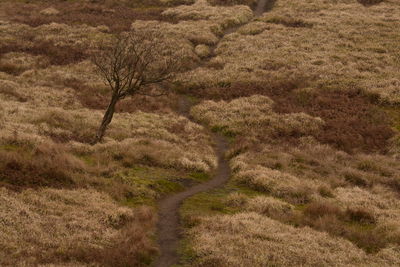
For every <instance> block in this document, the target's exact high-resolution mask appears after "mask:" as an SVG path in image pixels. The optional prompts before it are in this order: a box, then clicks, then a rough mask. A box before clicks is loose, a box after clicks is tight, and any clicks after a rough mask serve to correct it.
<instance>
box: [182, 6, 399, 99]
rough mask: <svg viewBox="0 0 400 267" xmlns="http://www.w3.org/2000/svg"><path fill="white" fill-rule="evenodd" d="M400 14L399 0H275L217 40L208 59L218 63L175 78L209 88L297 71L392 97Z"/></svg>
mask: <svg viewBox="0 0 400 267" xmlns="http://www.w3.org/2000/svg"><path fill="white" fill-rule="evenodd" d="M360 9H362V10H360ZM399 14H400V6H399V4H398V2H397V1H384V2H382V3H381V4H379V5H376V6H371V7H369V8H363V7H362V6H360V4H359V3H358V2H357V1H352V2H348V1H336V2H332V1H328V2H326V1H322V0H312V1H307V2H298V1H294V0H285V1H277V2H276V4H275V6H274V8H273V9H272V11H270V12H267V13H265V14H264V16H263V17H261V18H260V19H259V21H258V22H254V23H251V24H249V25H246V26H244V27H243V29H239V30H238V32H236V33H232V34H228V35H226V36H225V37H224V38H223V39H222V40H221V42H219V44H218V47H217V49H216V50H215V53H216V54H217V56H216V57H215V58H213V59H212V60H211V63H213V64H214V65H215V64H219V65H221V66H223V67H222V68H219V69H215V68H207V67H202V68H198V69H196V70H193V71H191V72H188V73H185V74H184V75H182V76H181V77H180V79H181V80H182V81H184V82H186V83H188V84H189V85H191V86H195V87H207V86H214V85H219V84H230V83H232V82H235V81H242V82H243V81H247V82H250V81H262V80H266V79H270V78H272V79H273V80H280V79H283V77H288V76H293V75H298V76H307V77H311V81H310V84H311V86H312V87H322V88H340V89H349V88H354V87H356V88H362V89H363V90H365V91H369V92H374V93H377V94H378V95H379V96H380V99H381V101H383V102H388V103H396V102H398V100H399V94H398V90H397V89H396V88H398V84H399V81H398V79H397V78H396V77H397V76H398V75H397V73H398V68H399V63H398V60H397V59H396V56H395V55H396V54H398V53H399V46H397V45H395V44H397V43H398V42H399V39H398V35H397V34H396V30H395V29H397V28H399V27H400V24H399V21H398V19H397V17H399ZM263 23H264V25H265V26H261V25H262V24H263ZM253 28H254V29H253ZM249 33H250V35H249ZM251 34H255V35H251ZM321 36H322V37H321ZM321 38H322V39H321Z"/></svg>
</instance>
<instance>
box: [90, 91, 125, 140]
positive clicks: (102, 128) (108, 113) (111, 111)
mask: <svg viewBox="0 0 400 267" xmlns="http://www.w3.org/2000/svg"><path fill="white" fill-rule="evenodd" d="M118 100H119V99H118V95H113V96H112V98H111V102H110V104H109V105H108V107H107V110H106V113H105V114H104V117H103V121H102V122H101V124H100V127H99V129H98V130H97V134H96V139H95V142H94V143H95V144H96V143H98V142H100V141H101V140H102V139H103V136H104V134H105V132H106V130H107V126H108V125H109V124H110V122H111V120H112V118H113V116H114V112H115V105H116V104H117V102H118Z"/></svg>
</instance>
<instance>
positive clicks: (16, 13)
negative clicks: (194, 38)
mask: <svg viewBox="0 0 400 267" xmlns="http://www.w3.org/2000/svg"><path fill="white" fill-rule="evenodd" d="M11 2H12V1H2V2H1V5H0V8H1V9H4V10H5V13H6V16H7V19H9V20H10V21H13V22H17V23H23V24H27V25H29V26H32V27H37V26H41V25H45V24H50V23H53V22H54V23H63V24H68V25H71V26H72V25H79V24H86V25H90V26H93V27H96V26H106V27H107V29H108V30H109V31H110V32H121V31H126V30H128V29H129V28H130V24H131V23H132V21H134V20H162V19H163V17H162V16H161V13H162V11H163V10H164V9H165V4H163V3H161V2H160V1H153V3H151V1H144V3H143V1H136V3H133V1H129V2H130V6H127V4H129V2H128V1H125V3H123V1H118V3H98V1H97V3H96V2H87V1H85V2H83V1H52V3H49V2H48V1H35V2H31V3H29V2H28V3H24V2H17V3H14V2H12V3H11ZM108 2H110V1H108ZM114 2H115V1H114ZM48 9H49V10H51V9H53V10H55V11H56V13H57V14H54V15H53V14H51V12H50V13H49V12H44V10H48ZM53 12H54V11H53Z"/></svg>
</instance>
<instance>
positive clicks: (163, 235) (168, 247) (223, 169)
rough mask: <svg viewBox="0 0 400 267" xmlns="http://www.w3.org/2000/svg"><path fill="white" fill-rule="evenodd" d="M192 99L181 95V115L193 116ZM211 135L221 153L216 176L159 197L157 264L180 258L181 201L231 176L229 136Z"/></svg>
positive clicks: (163, 266) (166, 263)
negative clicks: (227, 152)
mask: <svg viewBox="0 0 400 267" xmlns="http://www.w3.org/2000/svg"><path fill="white" fill-rule="evenodd" d="M190 107H191V103H190V101H189V100H188V99H187V97H185V96H182V98H181V100H180V105H179V111H180V113H181V114H182V115H184V116H186V117H188V118H190V115H189V111H190ZM212 139H213V141H214V143H215V153H216V155H217V157H218V166H217V168H216V170H215V173H214V175H213V178H212V179H211V180H210V181H208V182H206V183H202V184H198V185H195V186H193V187H190V188H188V189H187V190H185V191H183V192H180V193H178V194H175V195H172V196H169V197H167V198H165V199H163V200H161V201H160V205H159V221H158V243H159V247H160V257H159V258H158V259H157V261H156V262H155V266H156V267H166V266H171V265H173V264H177V263H178V262H179V256H178V253H177V248H178V245H179V241H180V239H181V224H180V219H179V214H178V212H179V207H180V206H181V204H182V202H183V201H184V200H185V199H186V198H188V197H190V196H193V195H195V194H197V193H200V192H203V191H208V190H210V189H214V188H217V187H220V186H222V185H224V183H225V182H226V181H228V179H229V177H230V173H231V171H230V167H229V163H228V161H227V160H226V159H225V152H226V151H227V149H228V141H227V139H226V138H225V137H224V136H222V135H220V134H216V133H213V134H212Z"/></svg>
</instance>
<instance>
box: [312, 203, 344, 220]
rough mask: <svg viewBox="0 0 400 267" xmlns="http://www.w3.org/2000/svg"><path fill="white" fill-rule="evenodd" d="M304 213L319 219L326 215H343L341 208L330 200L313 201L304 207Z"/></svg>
mask: <svg viewBox="0 0 400 267" xmlns="http://www.w3.org/2000/svg"><path fill="white" fill-rule="evenodd" d="M304 215H305V216H307V217H309V218H311V219H318V218H321V217H324V216H335V217H342V216H343V212H342V211H341V209H340V208H339V207H338V206H336V205H334V204H332V203H329V202H312V203H310V204H309V205H307V207H306V208H305V209H304Z"/></svg>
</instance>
